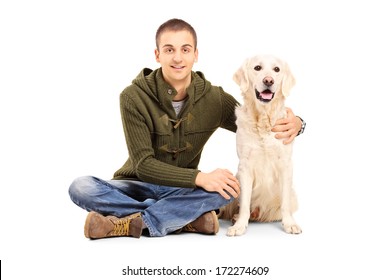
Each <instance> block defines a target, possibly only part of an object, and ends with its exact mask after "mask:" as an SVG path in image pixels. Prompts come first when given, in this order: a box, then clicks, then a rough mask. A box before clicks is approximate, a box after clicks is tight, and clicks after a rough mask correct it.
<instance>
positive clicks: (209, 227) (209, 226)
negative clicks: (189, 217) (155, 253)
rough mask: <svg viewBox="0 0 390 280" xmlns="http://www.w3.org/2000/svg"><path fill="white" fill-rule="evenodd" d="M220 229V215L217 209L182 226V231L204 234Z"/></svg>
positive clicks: (213, 232) (214, 232)
mask: <svg viewBox="0 0 390 280" xmlns="http://www.w3.org/2000/svg"><path fill="white" fill-rule="evenodd" d="M218 230H219V222H218V217H217V214H216V213H215V211H210V212H206V213H204V214H203V215H202V216H200V217H199V218H197V219H196V220H195V221H193V222H191V223H189V224H188V225H186V226H185V227H183V228H182V230H181V231H185V232H197V233H203V234H216V233H217V232H218Z"/></svg>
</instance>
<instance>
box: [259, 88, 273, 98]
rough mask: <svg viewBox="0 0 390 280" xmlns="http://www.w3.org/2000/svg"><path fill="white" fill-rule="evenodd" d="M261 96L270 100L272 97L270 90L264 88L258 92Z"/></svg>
mask: <svg viewBox="0 0 390 280" xmlns="http://www.w3.org/2000/svg"><path fill="white" fill-rule="evenodd" d="M260 96H261V98H263V99H264V100H271V99H272V92H271V91H270V90H265V91H263V92H261V93H260Z"/></svg>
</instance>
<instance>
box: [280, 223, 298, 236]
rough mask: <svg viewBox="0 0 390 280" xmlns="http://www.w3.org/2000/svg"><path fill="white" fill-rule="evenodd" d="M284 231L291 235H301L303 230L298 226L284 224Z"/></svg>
mask: <svg viewBox="0 0 390 280" xmlns="http://www.w3.org/2000/svg"><path fill="white" fill-rule="evenodd" d="M283 228H284V231H285V232H287V233H291V234H300V233H302V229H301V228H300V226H298V225H297V224H288V225H286V224H283Z"/></svg>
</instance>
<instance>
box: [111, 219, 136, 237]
mask: <svg viewBox="0 0 390 280" xmlns="http://www.w3.org/2000/svg"><path fill="white" fill-rule="evenodd" d="M130 223H131V219H125V220H123V219H122V220H119V221H116V222H115V224H114V229H113V230H112V232H111V233H110V235H113V236H128V235H129V233H130Z"/></svg>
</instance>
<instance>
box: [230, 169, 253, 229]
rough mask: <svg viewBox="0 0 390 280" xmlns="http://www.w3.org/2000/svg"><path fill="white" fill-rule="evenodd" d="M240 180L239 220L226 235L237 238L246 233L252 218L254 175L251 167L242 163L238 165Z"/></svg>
mask: <svg viewBox="0 0 390 280" xmlns="http://www.w3.org/2000/svg"><path fill="white" fill-rule="evenodd" d="M237 177H238V180H239V181H240V187H241V193H240V198H239V201H240V210H239V214H238V218H237V220H236V222H235V223H234V225H233V226H231V227H229V228H228V230H227V233H226V235H228V236H235V235H242V234H244V233H245V231H246V228H247V227H248V221H249V217H250V203H251V197H252V186H253V175H252V170H250V169H249V166H247V165H245V164H243V163H242V162H240V163H239V165H238V172H237Z"/></svg>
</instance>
